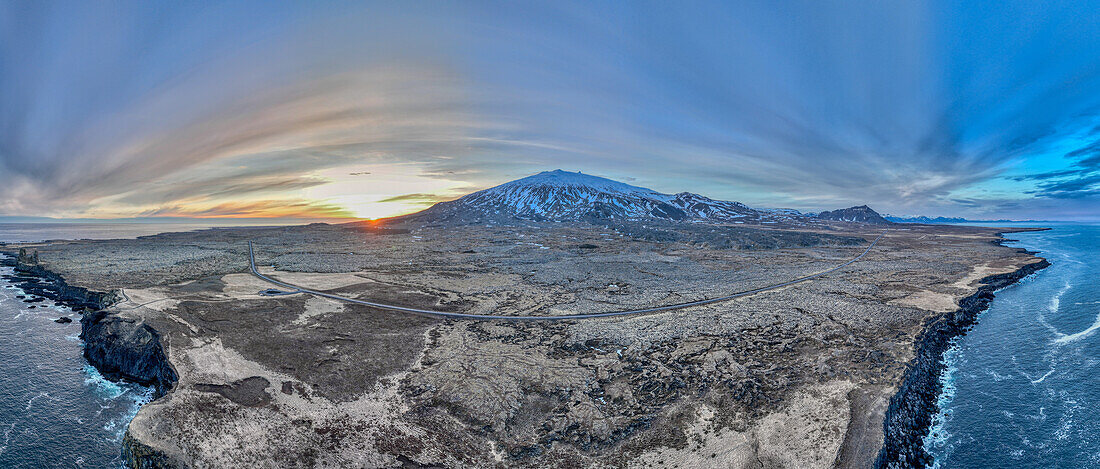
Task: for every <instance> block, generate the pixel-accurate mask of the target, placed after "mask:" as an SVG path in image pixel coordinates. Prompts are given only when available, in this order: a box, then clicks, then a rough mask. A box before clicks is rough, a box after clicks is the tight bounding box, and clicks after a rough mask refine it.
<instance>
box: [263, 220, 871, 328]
mask: <svg viewBox="0 0 1100 469" xmlns="http://www.w3.org/2000/svg"><path fill="white" fill-rule="evenodd" d="M883 236H886V232H883V233H882V234H880V235H878V237H877V238H875V240H874V241H873V242H871V245H870V246H867V249H864V250H863V252H861V253H859V255H858V256H856V257H854V258H852V259H851V260H849V261H848V262H845V263H843V264H840V265H838V266H836V267H833V268H831V269H828V270H824V271H821V272H818V273H816V274H813V275H807V276H805V277H798V278H796V279H794V280H789V281H786V282H783V283H777V284H775V285H768V286H766V287H760V288H754V289H752V290H745V291H742V292H737V293H734V294H732V295H727V296H723V297H718V298H708V299H704V300H696V301H689V302H686V303H676V304H671V305H665V306H655V307H652V308H644V309H630V310H624V311H607V312H603V313H590V314H567V315H558V316H500V315H493V314H467V313H451V312H447V311H436V310H431V309H419V308H409V307H405V306H397V305H388V304H384V303H375V302H372V301H365V300H358V299H355V298H347V297H344V296H339V295H333V294H331V293H325V292H321V291H317V290H310V289H308V288H305V287H300V286H298V285H294V284H290V283H286V282H280V281H278V280H275V279H273V278H271V277H268V276H266V275H264V274H261V273H260V272H259V271H258V270H256V256H255V254H254V253H253V252H252V241H249V242H248V264H249V269H251V270H252V275H255V276H256V277H259V278H260V279H261V280H264V281H266V282H269V283H272V284H275V285H278V286H280V287H283V288H287V289H290V290H291V291H290V292H288V293H308V294H310V295H316V296H320V297H324V298H331V299H334V300H338V301H346V302H348V303H355V304H360V305H366V306H370V307H373V308H378V309H384V310H387V311H397V312H402V313H414V314H425V315H428V316H436V317H443V318H451V319H502V320H510V321H561V320H566V319H592V318H606V317H613V316H632V315H636V314H647V313H657V312H661V311H670V310H674V309H680V308H689V307H692V306H701V305H708V304H711V303H718V302H720V301H728V300H732V299H734V298H740V297H743V296H749V295H755V294H757V293H761V292H766V291H768V290H775V289H778V288H783V287H786V286H790V285H794V284H796V283H802V282H805V281H807V280H812V279H815V278H817V277H820V276H822V275H825V274H829V273H832V272H836V271H837V270H840V269H842V268H844V267H847V266H849V265H851V264H852V263H853V262H855V261H858V260H860V259H861V258H863V256H865V255H867V253H868V252H869V251H870V250H871V248H873V247H875V245H876V244H878V241H879V240H880V239H882V237H883Z"/></svg>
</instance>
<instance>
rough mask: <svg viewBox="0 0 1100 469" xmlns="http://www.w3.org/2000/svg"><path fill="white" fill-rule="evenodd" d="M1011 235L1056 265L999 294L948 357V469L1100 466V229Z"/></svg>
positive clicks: (941, 418)
mask: <svg viewBox="0 0 1100 469" xmlns="http://www.w3.org/2000/svg"><path fill="white" fill-rule="evenodd" d="M1052 226H1053V229H1052V230H1051V231H1045V232H1035V233H1011V234H1008V235H1006V236H1007V237H1009V238H1012V239H1017V240H1019V241H1017V242H1012V243H1009V245H1010V246H1015V247H1022V248H1026V249H1028V250H1032V251H1039V252H1040V253H1039V255H1040V256H1042V257H1044V258H1046V259H1047V260H1049V261H1050V263H1051V266H1050V267H1048V268H1046V269H1044V270H1041V271H1039V272H1038V273H1037V274H1035V275H1032V276H1030V277H1028V278H1026V279H1024V280H1022V281H1021V282H1020V283H1018V284H1016V285H1013V286H1010V287H1008V288H1006V289H1004V290H1002V291H1001V292H999V293H997V297H996V299H994V300H993V302H992V303H991V305H990V308H989V309H988V310H987V311H985V312H984V313H982V314H981V316H980V318H979V320H978V323H977V324H976V325H975V326H974V328H973V330H971V331H970V332H969V333H968V334H967V335H965V336H962V337H960V338H958V339H956V341H955V343H954V346H953V348H952V349H951V350H949V351H948V352H947V353H946V355H945V361H946V363H947V365H948V366H947V369H946V370H945V371H944V373H943V375H942V376H941V381H942V382H943V384H944V392H943V394H942V395H941V396H940V400H939V404H940V412H939V414H938V415H936V416H935V418H934V425H933V428H932V429H931V431H930V432H929V435H928V436H927V437H926V438H925V448H926V449H927V450H928V451H929V453H931V454H932V455H933V456H934V457H935V465H936V467H940V468H1014V469H1023V468H1052V467H1059V468H1062V467H1065V468H1077V467H1081V468H1086V467H1100V226H1096V225H1079V224H1054V225H1052Z"/></svg>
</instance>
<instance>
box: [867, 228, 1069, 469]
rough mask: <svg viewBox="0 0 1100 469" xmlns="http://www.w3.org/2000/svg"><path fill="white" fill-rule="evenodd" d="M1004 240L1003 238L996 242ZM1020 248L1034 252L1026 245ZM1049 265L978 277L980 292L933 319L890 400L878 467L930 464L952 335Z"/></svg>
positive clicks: (1037, 264)
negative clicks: (929, 437) (929, 440)
mask: <svg viewBox="0 0 1100 469" xmlns="http://www.w3.org/2000/svg"><path fill="white" fill-rule="evenodd" d="M1005 241H1007V240H1006V239H1003V238H1002V239H1000V240H998V241H997V244H1003V243H1004V242H1005ZM1019 251H1020V252H1021V253H1027V254H1034V253H1031V252H1027V251H1025V250H1023V249H1020V250H1019ZM1048 266H1050V262H1048V261H1047V260H1046V259H1042V260H1040V261H1038V262H1033V263H1030V264H1026V265H1023V266H1022V267H1020V268H1019V269H1017V270H1016V271H1014V272H1008V273H1003V274H997V275H990V276H987V277H984V278H982V279H981V280H979V282H980V283H981V284H982V286H981V287H980V288H979V289H978V291H977V292H976V293H974V294H972V295H970V296H967V297H965V298H963V299H961V300H959V303H958V304H959V308H958V309H957V310H955V311H953V312H950V313H943V314H940V315H937V316H934V317H932V318H929V320H928V321H927V322H926V323H925V326H924V328H923V332H922V333H921V334H920V336H919V337H918V339H917V342H916V356H915V357H914V358H913V360H912V362H910V363H909V366H908V368H907V370H906V372H905V379H904V381H903V382H902V384H901V386H899V388H898V391H897V393H895V394H894V396H893V397H892V398H891V399H890V406H889V408H888V409H887V411H886V418H885V420H884V422H883V427H884V434H885V438H884V442H883V447H882V449H881V450H880V451H879V454H878V457H877V459H876V460H875V468H877V469H895V468H911V467H929V466H930V465H931V464H932V462H933V460H932V456H931V455H930V454H928V452H926V451H925V450H924V436H925V435H926V434H927V433H928V431H929V428H930V427H931V425H932V417H933V415H935V414H936V412H937V411H938V410H939V408H938V405H937V403H936V401H937V399H938V398H939V396H940V394H941V393H942V392H943V383H942V382H940V375H941V374H942V372H943V370H944V369H945V367H946V364H945V363H944V352H946V351H947V350H948V349H949V348H950V347H951V345H952V340H953V339H954V338H956V337H959V336H962V335H965V334H966V333H967V331H969V330H970V328H972V327H973V326H974V324H976V323H977V321H978V316H979V314H980V313H981V312H982V311H985V310H986V309H988V308H989V304H990V302H991V301H992V300H993V298H994V293H995V292H996V291H998V290H1000V289H1002V288H1005V287H1008V286H1009V285H1012V284H1014V283H1016V282H1018V281H1020V280H1021V279H1023V278H1024V277H1027V276H1028V275H1031V274H1033V273H1035V272H1037V271H1039V270H1042V269H1044V268H1046V267H1048Z"/></svg>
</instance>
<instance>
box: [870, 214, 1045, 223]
mask: <svg viewBox="0 0 1100 469" xmlns="http://www.w3.org/2000/svg"><path fill="white" fill-rule="evenodd" d="M885 218H886V219H887V220H890V221H892V222H894V223H924V224H931V225H934V224H938V223H1013V222H1016V221H1017V220H1004V219H1001V220H970V219H966V218H960V217H926V216H923V215H922V216H917V217H898V216H894V215H886V216H885ZM1020 221H1025V222H1032V221H1039V220H1020Z"/></svg>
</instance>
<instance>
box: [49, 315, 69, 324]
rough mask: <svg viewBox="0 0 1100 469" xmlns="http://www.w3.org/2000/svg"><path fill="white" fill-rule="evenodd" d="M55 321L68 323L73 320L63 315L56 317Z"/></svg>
mask: <svg viewBox="0 0 1100 469" xmlns="http://www.w3.org/2000/svg"><path fill="white" fill-rule="evenodd" d="M53 322H56V323H58V324H68V323H70V322H73V320H72V319H69V318H67V317H64V316H62V317H60V318H57V319H54V320H53Z"/></svg>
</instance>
